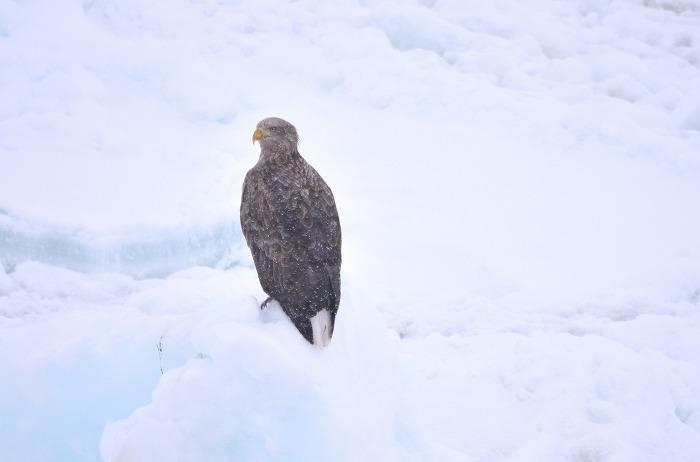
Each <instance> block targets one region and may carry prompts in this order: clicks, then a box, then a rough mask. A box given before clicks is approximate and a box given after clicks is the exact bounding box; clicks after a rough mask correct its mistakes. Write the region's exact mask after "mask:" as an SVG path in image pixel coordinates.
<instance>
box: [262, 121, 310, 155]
mask: <svg viewBox="0 0 700 462" xmlns="http://www.w3.org/2000/svg"><path fill="white" fill-rule="evenodd" d="M256 141H260V148H261V149H262V151H263V152H265V151H271V152H277V153H288V152H295V151H296V150H297V143H298V142H299V136H298V135H297V129H296V128H294V125H292V124H290V123H289V122H287V121H286V120H283V119H280V118H277V117H268V118H267V119H263V120H261V121H260V122H258V125H257V127H256V128H255V132H254V133H253V143H255V142H256Z"/></svg>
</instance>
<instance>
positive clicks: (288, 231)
mask: <svg viewBox="0 0 700 462" xmlns="http://www.w3.org/2000/svg"><path fill="white" fill-rule="evenodd" d="M256 141H259V142H260V158H259V159H258V162H257V163H256V164H255V166H254V167H253V168H251V169H250V170H249V171H248V173H247V174H246V177H245V181H244V182H243V195H242V198H241V228H242V229H243V235H244V236H245V239H246V243H247V244H248V247H249V248H250V251H251V253H252V254H253V261H254V262H255V269H256V271H257V273H258V279H259V280H260V285H261V286H262V288H263V290H264V291H265V293H266V294H267V295H268V298H267V299H266V300H265V301H264V302H263V303H262V304H261V306H260V308H261V309H263V308H265V306H266V305H267V304H268V302H270V301H271V300H276V301H277V302H278V303H279V304H280V306H281V307H282V310H283V311H284V312H285V314H286V315H287V316H288V317H289V319H290V320H291V321H292V322H293V323H294V325H295V326H296V328H297V329H298V330H299V332H300V333H301V335H302V336H303V337H304V338H305V339H306V340H307V341H308V342H309V343H311V344H314V345H319V346H327V345H328V344H329V343H330V340H331V337H332V336H333V329H334V327H335V315H336V313H337V312H338V305H339V303H340V264H341V251H340V246H341V233H340V219H339V218H338V210H337V209H336V206H335V199H334V198H333V192H332V191H331V188H329V187H328V185H327V184H326V182H325V181H323V178H321V175H319V174H318V172H316V170H314V168H313V167H312V166H311V165H309V164H308V162H306V160H304V158H303V157H302V156H301V154H299V149H298V144H299V136H298V135H297V130H296V128H295V127H294V125H292V124H291V123H289V122H287V121H285V120H282V119H280V118H277V117H270V118H267V119H263V120H262V121H260V122H259V123H258V125H257V127H256V128H255V132H254V133H253V144H255V142H256Z"/></svg>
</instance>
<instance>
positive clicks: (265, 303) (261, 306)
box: [260, 297, 274, 310]
mask: <svg viewBox="0 0 700 462" xmlns="http://www.w3.org/2000/svg"><path fill="white" fill-rule="evenodd" d="M272 300H274V298H272V297H267V298H266V299H265V301H264V302H262V303H261V304H260V309H261V310H264V309H265V307H266V306H267V304H268V303H270V302H271V301H272Z"/></svg>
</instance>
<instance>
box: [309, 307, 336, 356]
mask: <svg viewBox="0 0 700 462" xmlns="http://www.w3.org/2000/svg"><path fill="white" fill-rule="evenodd" d="M310 321H311V330H312V332H313V335H314V345H318V346H322V347H324V346H328V344H329V343H331V329H332V328H333V326H331V315H330V314H329V313H328V310H321V311H319V312H318V313H316V315H315V316H314V317H313V318H311V319H310Z"/></svg>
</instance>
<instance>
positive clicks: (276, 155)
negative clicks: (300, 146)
mask: <svg viewBox="0 0 700 462" xmlns="http://www.w3.org/2000/svg"><path fill="white" fill-rule="evenodd" d="M299 159H301V154H299V151H298V150H297V149H296V148H295V149H292V150H289V149H285V150H279V151H278V150H274V149H263V150H261V151H260V159H259V160H258V164H260V165H263V166H265V165H267V166H270V167H273V166H278V165H287V164H291V163H294V162H297V161H298V160H299Z"/></svg>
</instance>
